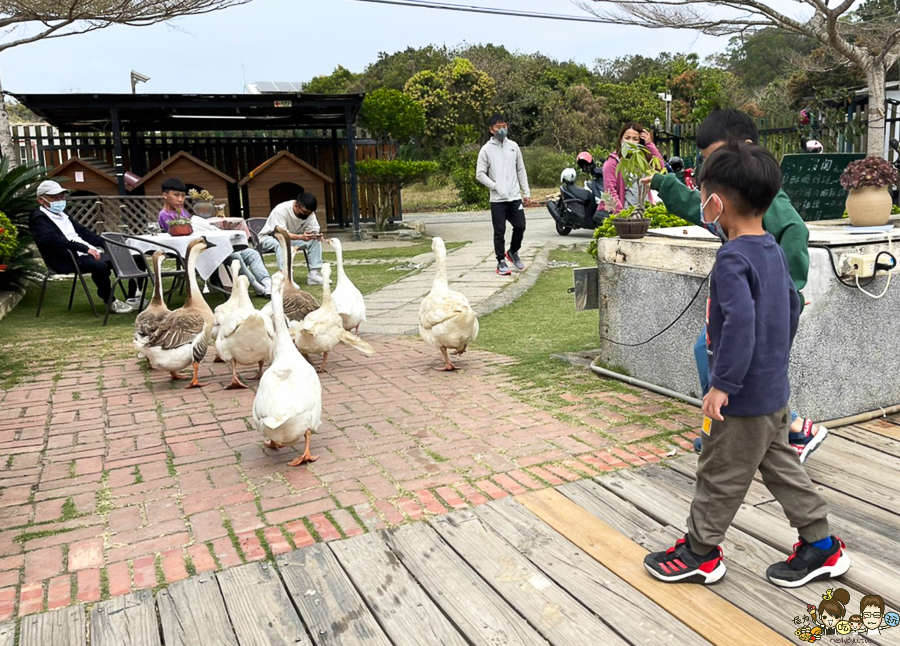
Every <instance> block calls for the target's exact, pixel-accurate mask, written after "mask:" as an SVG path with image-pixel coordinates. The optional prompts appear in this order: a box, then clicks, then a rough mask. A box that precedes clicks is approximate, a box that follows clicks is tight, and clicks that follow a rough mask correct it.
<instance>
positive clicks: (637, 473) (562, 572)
mask: <svg viewBox="0 0 900 646" xmlns="http://www.w3.org/2000/svg"><path fill="white" fill-rule="evenodd" d="M695 467H696V456H693V455H686V456H682V457H679V458H677V459H673V460H671V461H668V462H666V463H665V464H664V465H653V466H649V467H644V468H641V469H637V470H633V471H618V472H615V473H611V474H608V475H606V476H603V477H600V478H597V479H596V480H584V481H581V482H577V483H571V484H567V485H563V486H560V487H557V488H556V489H547V490H545V491H541V492H538V493H529V494H525V495H522V496H519V497H517V498H515V499H505V500H499V501H495V502H491V503H488V504H486V505H483V506H480V507H477V508H475V509H471V510H461V511H457V512H454V513H452V514H449V515H447V516H440V517H436V518H434V519H432V520H431V521H430V522H427V523H426V522H420V523H413V524H408V525H404V526H402V527H398V528H393V529H390V530H385V531H382V532H377V533H369V534H365V535H362V536H358V537H355V538H351V539H347V540H343V541H336V542H331V543H319V544H316V545H314V546H312V547H309V548H305V549H302V550H296V551H294V552H291V553H289V554H286V555H284V556H283V557H280V558H278V559H277V563H276V564H275V565H273V564H271V563H265V562H257V563H251V564H248V565H242V566H239V567H235V568H231V569H228V570H225V571H223V572H219V573H206V574H201V575H198V576H194V577H192V578H190V579H187V580H185V581H182V582H179V583H176V584H173V585H171V586H169V587H168V588H166V589H164V590H161V591H160V592H159V593H158V594H157V595H156V596H155V597H154V595H153V594H152V593H151V592H149V591H146V590H145V591H141V592H136V593H133V594H129V595H126V596H123V597H117V598H114V599H111V600H109V601H105V602H102V603H99V604H96V605H94V607H93V608H92V609H91V610H90V613H89V614H87V613H86V611H85V608H84V607H82V606H74V607H69V608H64V609H61V610H56V611H52V612H47V613H43V614H38V615H31V616H27V617H25V618H23V619H22V621H21V625H20V626H19V634H18V635H16V627H15V624H14V623H8V624H4V625H0V646H13V644H14V641H15V638H16V637H17V639H18V642H17V643H18V644H19V646H47V645H53V646H83V645H85V644H87V643H90V644H91V645H92V646H143V645H162V644H165V645H166V646H204V645H209V646H251V645H252V646H257V645H259V646H266V645H273V646H282V645H285V644H315V645H317V646H324V645H347V646H349V645H354V644H360V645H361V644H365V645H374V646H382V645H383V646H389V645H395V646H431V645H438V644H440V645H452V646H466V645H469V644H479V645H481V644H484V645H488V644H489V645H500V644H515V645H520V644H521V645H535V646H536V645H547V644H554V645H560V646H584V645H588V644H598V645H603V646H606V645H610V646H614V645H618V644H648V645H650V644H653V645H657V644H691V645H693V644H698V645H708V644H716V645H730V644H742V645H743V644H753V645H754V646H756V645H768V644H788V643H795V644H796V643H800V642H799V640H798V638H797V637H796V636H795V634H794V631H795V630H796V629H797V626H796V625H795V624H794V622H793V620H794V618H795V617H798V616H799V617H801V618H802V617H803V616H804V615H805V612H806V606H807V604H810V603H812V604H815V605H818V604H819V602H820V601H821V599H822V595H823V593H824V592H825V591H826V590H827V589H828V588H832V587H838V586H840V587H844V588H845V589H847V590H848V591H849V593H850V596H851V601H850V604H849V606H848V613H847V614H848V616H849V615H851V614H855V613H856V612H857V607H858V605H859V600H860V599H861V598H862V596H863V595H866V594H878V595H881V596H882V597H883V598H884V601H885V604H886V606H887V609H888V610H893V611H897V609H898V608H900V517H898V501H900V421H897V420H879V421H874V422H870V423H866V424H860V425H859V426H854V427H847V428H843V429H840V430H837V431H833V435H832V437H830V438H829V439H828V440H827V441H826V442H825V444H824V445H823V446H822V448H821V449H820V450H819V451H818V452H817V453H816V454H815V456H814V457H813V458H812V459H811V460H810V461H809V463H808V465H807V467H808V471H809V473H810V475H811V477H812V478H813V480H814V482H815V483H816V484H817V486H818V488H819V489H820V491H821V493H822V494H823V495H824V496H825V498H826V499H827V500H828V502H829V504H830V505H831V521H832V527H833V530H834V532H835V533H836V534H837V535H839V536H840V537H841V538H843V539H844V540H845V542H846V543H847V545H848V553H849V554H850V556H851V559H852V562H853V566H852V567H851V569H850V571H849V572H848V573H847V574H846V575H845V576H844V577H842V578H841V579H840V581H839V582H817V583H814V584H811V585H808V586H806V587H803V588H799V589H795V590H787V589H780V588H777V587H774V586H772V585H770V584H769V583H768V582H767V581H766V580H765V578H764V571H765V568H766V567H767V566H768V565H769V564H770V563H772V562H775V561H778V560H782V559H784V557H785V554H787V553H788V552H789V550H790V548H791V545H792V543H793V542H794V541H795V540H796V533H795V532H794V531H793V530H792V529H791V528H790V527H789V526H788V523H787V521H786V520H785V519H784V518H783V516H782V514H781V509H780V507H779V506H778V504H777V503H775V502H774V501H773V500H772V498H771V496H770V495H769V493H768V491H767V490H766V489H765V488H764V487H763V486H762V485H761V484H759V483H758V482H757V483H754V486H753V487H752V489H751V491H750V492H749V494H748V496H747V499H746V501H745V504H744V505H743V507H742V508H741V510H740V512H739V513H738V515H737V517H736V518H735V522H734V526H733V527H732V529H731V530H730V531H729V533H728V537H727V539H726V541H725V543H724V545H723V547H724V550H725V556H726V563H727V566H728V573H727V575H726V576H725V578H724V579H723V580H722V581H721V582H720V583H718V584H717V585H715V586H710V587H707V588H705V587H701V586H695V585H685V586H676V585H666V584H663V583H660V582H657V581H655V580H654V579H652V578H651V577H650V576H649V575H648V574H647V573H646V572H645V571H644V569H643V565H642V563H641V560H642V558H643V555H644V554H645V553H646V550H648V549H660V548H663V547H666V546H668V545H671V543H672V541H673V540H674V539H675V538H676V537H678V536H680V535H681V534H683V532H684V529H685V518H686V516H687V512H688V506H689V504H690V499H691V495H692V486H693V480H692V479H693V474H694V469H695ZM847 637H848V638H853V637H855V635H853V634H851V635H848V636H847ZM88 639H89V640H90V641H89V642H88V641H87V640H88ZM830 639H834V637H826V638H825V639H824V641H825V642H826V643H829V640H830ZM857 639H860V638H859V637H857ZM869 643H873V644H900V627H898V628H893V629H887V630H885V631H884V633H883V634H882V635H881V636H879V637H877V638H874V639H871V638H870V639H869Z"/></svg>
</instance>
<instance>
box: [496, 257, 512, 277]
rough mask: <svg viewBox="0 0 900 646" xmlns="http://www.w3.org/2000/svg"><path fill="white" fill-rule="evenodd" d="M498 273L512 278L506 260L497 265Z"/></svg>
mask: <svg viewBox="0 0 900 646" xmlns="http://www.w3.org/2000/svg"><path fill="white" fill-rule="evenodd" d="M497 273H498V274H500V275H501V276H510V275H512V271H510V269H509V265H507V264H506V261H505V260H501V261H500V262H498V263H497Z"/></svg>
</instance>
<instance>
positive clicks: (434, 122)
mask: <svg viewBox="0 0 900 646" xmlns="http://www.w3.org/2000/svg"><path fill="white" fill-rule="evenodd" d="M405 90H406V92H407V93H408V94H409V95H410V96H411V97H412V98H413V99H415V100H416V101H418V102H419V103H420V104H421V105H422V107H423V108H424V110H425V116H426V127H425V135H426V144H427V145H428V146H430V147H432V148H443V147H445V146H452V145H459V144H462V143H465V142H470V141H473V140H476V139H478V137H479V135H480V133H482V132H484V131H485V130H486V122H487V117H488V115H489V113H490V112H491V110H492V109H493V108H494V104H493V101H494V95H495V88H494V81H493V79H491V77H490V76H488V75H487V74H485V73H484V72H481V71H479V70H477V69H475V66H474V65H472V62H471V61H469V60H468V59H465V58H454V59H453V60H452V61H450V63H448V64H447V65H445V66H444V67H441V68H440V69H439V70H437V71H430V70H426V71H423V72H419V73H418V74H416V75H415V76H413V77H412V78H411V79H409V81H408V82H407V83H406V88H405Z"/></svg>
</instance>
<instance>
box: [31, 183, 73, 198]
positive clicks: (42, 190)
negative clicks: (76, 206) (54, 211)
mask: <svg viewBox="0 0 900 646" xmlns="http://www.w3.org/2000/svg"><path fill="white" fill-rule="evenodd" d="M66 192H68V189H66V188H63V187H62V186H60V185H59V182H54V181H53V180H52V179H45V180H44V181H43V182H41V183H40V184H38V187H37V196H38V197H40V196H41V195H59V194H60V193H66Z"/></svg>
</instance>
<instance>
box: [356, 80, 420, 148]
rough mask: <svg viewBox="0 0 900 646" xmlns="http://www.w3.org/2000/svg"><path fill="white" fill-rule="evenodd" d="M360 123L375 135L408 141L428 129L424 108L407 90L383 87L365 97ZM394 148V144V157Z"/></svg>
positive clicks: (401, 142)
mask: <svg viewBox="0 0 900 646" xmlns="http://www.w3.org/2000/svg"><path fill="white" fill-rule="evenodd" d="M359 125H361V126H362V127H363V128H365V129H366V130H368V131H369V133H371V135H372V136H373V137H374V138H375V139H379V140H393V141H394V143H396V144H407V143H409V142H410V141H411V140H412V139H414V138H416V137H420V136H421V135H422V133H423V132H425V110H423V109H422V106H421V104H419V103H418V102H417V101H416V100H415V99H413V98H412V97H411V96H409V95H408V94H404V93H403V92H401V91H400V90H390V89H388V88H381V89H380V90H375V91H374V92H371V93H370V94H367V95H366V98H365V99H364V100H363V104H362V109H361V110H360V112H359ZM393 150H394V148H393V147H391V151H392V158H393Z"/></svg>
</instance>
